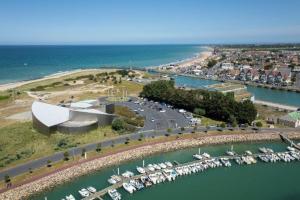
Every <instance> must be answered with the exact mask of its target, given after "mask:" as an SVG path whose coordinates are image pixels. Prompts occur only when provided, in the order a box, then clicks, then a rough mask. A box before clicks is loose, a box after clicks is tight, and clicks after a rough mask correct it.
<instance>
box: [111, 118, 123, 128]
mask: <svg viewBox="0 0 300 200" xmlns="http://www.w3.org/2000/svg"><path fill="white" fill-rule="evenodd" d="M111 127H112V129H113V130H115V131H121V130H124V129H125V122H124V120H123V119H120V118H116V119H114V120H113V122H112V125H111Z"/></svg>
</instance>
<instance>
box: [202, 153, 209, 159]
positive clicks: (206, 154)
mask: <svg viewBox="0 0 300 200" xmlns="http://www.w3.org/2000/svg"><path fill="white" fill-rule="evenodd" d="M202 156H203V157H205V158H210V155H209V154H208V153H203V154H202Z"/></svg>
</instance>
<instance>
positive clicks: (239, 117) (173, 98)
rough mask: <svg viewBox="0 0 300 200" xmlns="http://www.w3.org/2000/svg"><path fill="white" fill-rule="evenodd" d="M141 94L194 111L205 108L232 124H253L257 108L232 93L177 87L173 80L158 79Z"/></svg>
mask: <svg viewBox="0 0 300 200" xmlns="http://www.w3.org/2000/svg"><path fill="white" fill-rule="evenodd" d="M140 96H142V97H146V98H148V99H151V100H154V101H160V102H165V103H169V104H171V105H174V106H175V107H177V108H183V109H186V110H188V111H191V112H193V111H194V110H195V109H196V108H201V109H203V110H205V116H206V117H209V118H212V119H215V120H220V121H224V122H228V123H231V124H235V123H240V124H245V123H248V124H251V122H252V121H254V120H255V118H256V115H257V110H256V108H255V106H254V104H253V103H252V102H251V101H249V100H246V101H243V102H237V101H235V99H234V98H233V97H232V95H224V94H222V93H220V92H214V91H207V90H201V89H198V90H191V91H188V90H184V89H177V88H175V86H174V82H173V81H156V82H152V83H150V84H148V85H146V86H144V88H143V91H142V92H141V94H140Z"/></svg>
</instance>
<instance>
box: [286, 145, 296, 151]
mask: <svg viewBox="0 0 300 200" xmlns="http://www.w3.org/2000/svg"><path fill="white" fill-rule="evenodd" d="M287 150H289V151H296V149H295V148H294V147H291V146H288V147H287Z"/></svg>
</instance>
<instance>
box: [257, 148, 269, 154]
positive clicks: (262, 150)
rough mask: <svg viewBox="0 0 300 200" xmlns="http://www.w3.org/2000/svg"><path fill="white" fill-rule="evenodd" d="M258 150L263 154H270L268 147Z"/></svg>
mask: <svg viewBox="0 0 300 200" xmlns="http://www.w3.org/2000/svg"><path fill="white" fill-rule="evenodd" d="M258 150H259V151H260V152H262V153H268V150H267V148H266V147H260V148H259V149H258Z"/></svg>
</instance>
